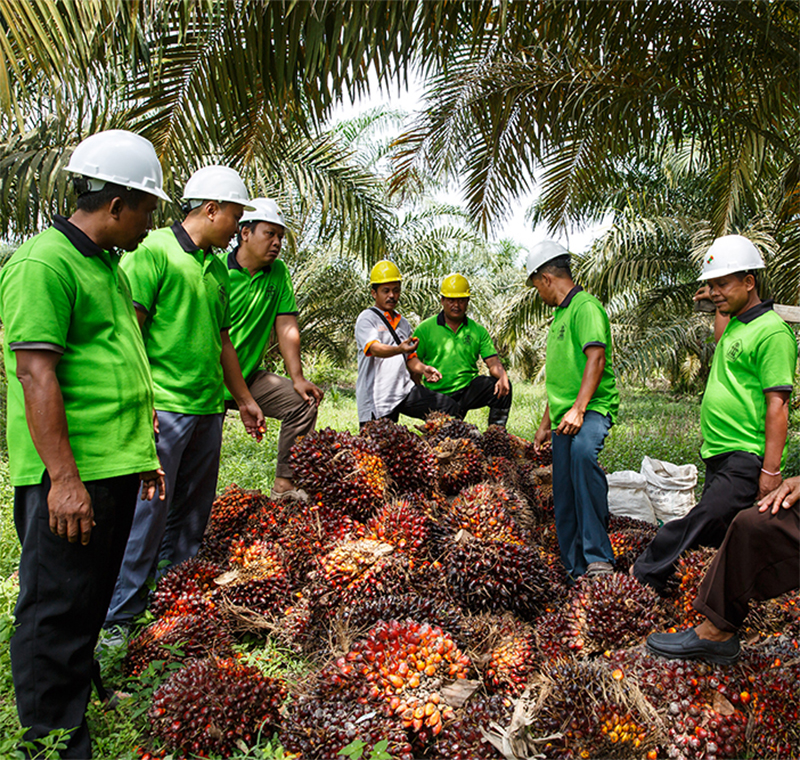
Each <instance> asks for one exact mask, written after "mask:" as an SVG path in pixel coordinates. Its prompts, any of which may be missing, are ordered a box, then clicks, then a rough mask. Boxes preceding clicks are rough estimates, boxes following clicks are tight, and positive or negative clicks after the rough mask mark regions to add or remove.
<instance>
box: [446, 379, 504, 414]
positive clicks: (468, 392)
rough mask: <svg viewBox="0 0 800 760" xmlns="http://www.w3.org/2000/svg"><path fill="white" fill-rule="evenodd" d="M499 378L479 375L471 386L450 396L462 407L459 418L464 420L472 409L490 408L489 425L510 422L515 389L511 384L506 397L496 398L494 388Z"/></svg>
mask: <svg viewBox="0 0 800 760" xmlns="http://www.w3.org/2000/svg"><path fill="white" fill-rule="evenodd" d="M495 385H497V378H496V377H492V376H491V375H478V376H477V377H476V378H475V379H474V380H473V381H472V382H471V383H470V384H469V385H467V386H465V387H464V388H461V390H458V391H455V392H454V393H450V394H448V395H449V396H450V398H452V399H454V400H455V401H457V402H458V405H459V407H460V413H459V415H458V416H459V417H461V418H462V419H463V418H464V417H465V416H466V414H467V412H468V411H469V410H470V409H481V408H482V407H484V406H488V407H489V420H488V424H489V425H505V424H506V422H508V413H509V411H510V410H511V400H512V396H513V391H514V389H513V388H512V387H511V383H510V382H509V390H508V393H507V394H506V395H505V396H495V393H494V387H495Z"/></svg>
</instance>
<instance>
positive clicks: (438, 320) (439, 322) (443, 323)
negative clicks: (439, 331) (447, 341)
mask: <svg viewBox="0 0 800 760" xmlns="http://www.w3.org/2000/svg"><path fill="white" fill-rule="evenodd" d="M467 322H469V317H468V316H467V315H466V314H465V315H464V321H463V322H462V323H461V324H462V325H465V324H467ZM436 324H437V325H439V326H440V327H445V326H446V325H447V321H446V320H445V318H444V310H442V311H440V312H439V315H438V316H437V317H436Z"/></svg>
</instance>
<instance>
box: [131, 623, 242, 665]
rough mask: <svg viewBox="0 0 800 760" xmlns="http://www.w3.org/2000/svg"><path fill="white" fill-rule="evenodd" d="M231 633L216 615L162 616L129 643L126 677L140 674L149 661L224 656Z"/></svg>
mask: <svg viewBox="0 0 800 760" xmlns="http://www.w3.org/2000/svg"><path fill="white" fill-rule="evenodd" d="M230 648H231V637H230V634H229V633H228V632H227V631H226V630H225V628H224V627H223V626H222V624H221V621H220V618H219V617H218V616H217V615H216V614H213V613H212V614H208V613H205V614H202V615H182V616H180V617H178V616H173V617H165V618H161V619H160V620H156V621H155V622H154V623H151V624H150V625H148V626H147V627H146V628H145V629H144V630H143V631H142V632H141V633H140V634H139V635H138V636H136V638H134V639H132V640H131V641H130V643H129V644H128V651H127V652H126V654H125V659H124V660H123V662H122V669H123V671H124V673H125V674H126V675H128V676H134V677H135V676H139V675H141V674H142V673H143V672H144V671H145V670H147V667H148V666H149V665H150V663H151V662H155V661H156V660H160V661H163V662H180V661H182V660H185V659H197V658H202V657H208V656H209V655H211V654H220V655H223V656H227V655H228V654H230V651H231V649H230Z"/></svg>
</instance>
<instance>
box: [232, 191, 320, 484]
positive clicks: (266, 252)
mask: <svg viewBox="0 0 800 760" xmlns="http://www.w3.org/2000/svg"><path fill="white" fill-rule="evenodd" d="M250 205H252V206H253V207H254V210H252V211H245V213H244V216H242V218H241V220H240V222H239V237H238V243H239V244H238V246H237V247H236V248H235V249H234V250H233V251H231V252H230V253H229V254H228V255H227V265H228V273H229V275H230V280H231V297H230V301H231V330H230V335H231V342H232V343H233V346H234V348H235V349H236V354H237V356H238V357H239V363H240V365H241V367H242V374H243V375H244V378H245V381H246V382H247V386H248V388H249V390H250V393H252V395H253V398H254V399H255V400H256V403H257V404H258V405H259V406H260V407H261V411H262V412H263V413H264V416H265V417H273V418H275V419H279V420H281V432H280V437H279V439H278V458H277V463H276V466H275V483H274V485H273V487H272V492H271V494H270V495H271V498H273V499H286V498H294V499H298V498H299V499H303V500H305V499H306V498H307V496H306V494H305V493H304V492H303V491H301V490H297V489H296V488H295V485H294V480H293V473H292V468H291V467H290V466H289V450H290V449H291V447H292V445H293V444H294V442H295V441H296V440H297V437H298V436H302V435H307V434H308V433H310V432H311V431H313V430H314V425H315V424H316V421H317V407H318V406H319V403H320V401H322V396H323V392H322V390H321V389H320V388H318V387H317V386H316V385H314V383H312V382H309V381H308V380H306V379H305V377H304V376H303V364H302V362H301V359H300V328H299V327H298V324H297V302H296V301H295V298H294V288H293V287H292V278H291V276H290V275H289V269H288V267H287V266H286V264H285V263H284V262H283V261H281V260H280V259H279V258H278V256H280V252H281V245H282V243H283V236H284V234H285V232H286V222H285V220H284V218H283V214H282V213H281V210H280V209H279V208H278V205H277V204H276V203H275V201H274V200H271V199H270V198H255V199H253V200H252V201H250ZM273 327H274V328H275V334H276V336H277V338H278V348H279V349H280V352H281V356H282V357H283V365H284V367H286V371H287V372H288V373H289V377H290V378H291V379H288V378H285V377H281V376H280V375H275V374H273V373H272V372H267V371H266V370H263V369H261V361H262V359H263V358H264V352H265V351H266V349H267V343H268V341H269V337H270V334H271V333H272V330H273ZM225 397H226V403H227V404H228V405H233V403H234V402H233V399H232V397H231V395H230V393H226V395H225Z"/></svg>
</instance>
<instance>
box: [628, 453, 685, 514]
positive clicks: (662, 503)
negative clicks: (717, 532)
mask: <svg viewBox="0 0 800 760" xmlns="http://www.w3.org/2000/svg"><path fill="white" fill-rule="evenodd" d="M641 473H642V475H644V477H645V480H646V481H647V495H648V496H649V497H650V502H651V503H652V505H653V511H654V512H655V516H656V519H658V520H660V521H661V522H669V521H670V520H675V519H676V518H678V517H683V516H684V515H685V514H686V513H687V512H688V511H689V510H690V509H691V508H692V507H694V505H695V498H694V489H695V486H696V485H697V467H695V466H694V465H693V464H673V463H672V462H664V461H662V460H660V459H651V458H650V457H645V458H644V459H642V470H641Z"/></svg>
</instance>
